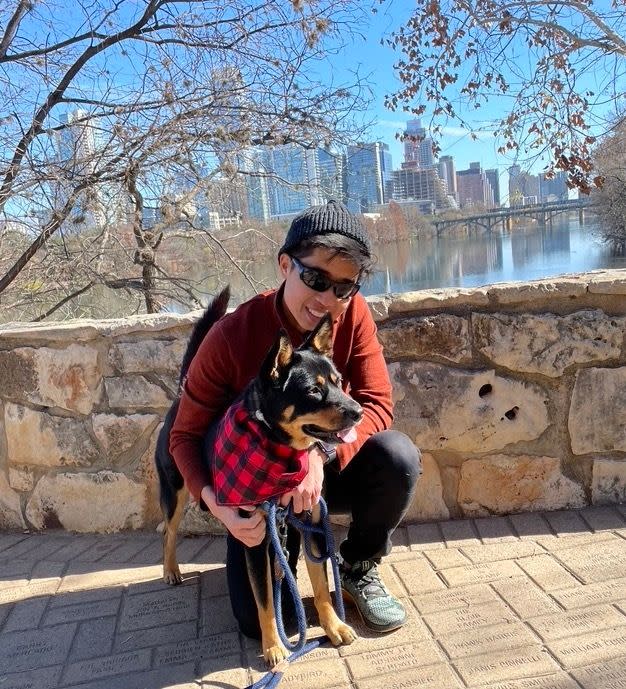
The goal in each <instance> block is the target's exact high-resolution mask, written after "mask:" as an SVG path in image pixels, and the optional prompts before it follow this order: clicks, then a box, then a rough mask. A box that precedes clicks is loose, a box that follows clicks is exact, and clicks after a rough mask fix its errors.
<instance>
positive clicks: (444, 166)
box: [439, 156, 458, 201]
mask: <svg viewBox="0 0 626 689" xmlns="http://www.w3.org/2000/svg"><path fill="white" fill-rule="evenodd" d="M439 176H440V177H441V179H445V181H446V182H447V184H448V194H450V196H453V197H454V198H455V199H456V200H457V201H458V193H457V185H456V166H455V164H454V158H453V157H452V156H441V158H439Z"/></svg>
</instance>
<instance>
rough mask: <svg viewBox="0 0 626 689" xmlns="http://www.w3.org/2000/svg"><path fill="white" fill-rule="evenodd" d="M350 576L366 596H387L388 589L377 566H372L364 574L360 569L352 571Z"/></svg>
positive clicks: (360, 591)
mask: <svg viewBox="0 0 626 689" xmlns="http://www.w3.org/2000/svg"><path fill="white" fill-rule="evenodd" d="M350 578H351V579H353V581H354V583H355V584H356V586H357V589H358V591H359V593H360V594H361V595H362V596H363V597H364V598H383V597H385V596H387V591H386V590H385V587H384V586H383V583H382V581H381V580H380V575H379V574H378V570H377V569H376V567H375V566H374V567H371V568H370V569H369V570H367V571H366V572H365V573H364V574H362V573H361V572H360V571H357V572H350Z"/></svg>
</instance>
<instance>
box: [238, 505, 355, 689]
mask: <svg viewBox="0 0 626 689" xmlns="http://www.w3.org/2000/svg"><path fill="white" fill-rule="evenodd" d="M319 507H320V521H319V523H318V524H313V522H312V519H311V517H309V518H307V519H299V518H298V517H296V516H295V514H294V513H293V508H292V506H291V505H289V507H287V508H284V507H279V506H278V505H277V503H276V501H275V500H272V501H268V500H266V501H265V502H263V503H262V504H261V509H263V510H264V511H265V512H266V514H267V529H268V533H269V539H270V544H271V546H272V548H273V549H274V557H275V563H274V564H275V573H276V576H275V578H274V610H275V615H276V626H277V628H278V635H279V637H280V640H281V641H282V643H283V644H284V646H285V648H286V649H287V651H290V653H291V655H289V657H288V658H287V659H286V660H284V661H282V662H280V663H279V664H278V665H277V666H276V667H275V668H274V669H273V670H270V671H269V672H268V673H267V674H266V675H264V676H263V677H261V679H259V680H258V681H257V682H255V683H254V684H251V685H250V686H249V687H247V689H274V688H275V687H277V686H278V684H279V683H280V681H281V679H282V677H283V674H284V673H285V670H286V669H287V666H288V665H289V664H290V663H292V662H293V661H294V660H297V659H298V658H300V657H301V656H303V655H305V654H306V653H309V652H310V651H312V650H313V649H315V648H317V647H318V646H320V645H322V644H323V643H325V642H326V641H328V640H329V639H328V637H327V636H322V637H320V638H319V639H314V640H313V641H310V642H309V643H308V644H307V643H306V616H305V614H304V605H303V604H302V598H301V596H300V594H299V592H298V585H297V582H296V578H295V577H294V575H293V572H292V571H291V567H289V562H288V557H289V553H288V551H287V548H286V540H287V525H288V524H290V525H292V526H294V527H295V528H297V529H298V530H299V531H300V532H301V533H302V534H303V536H304V549H305V553H306V556H307V557H308V558H309V559H310V560H311V561H313V562H315V563H318V564H320V563H323V562H324V561H325V560H327V559H329V560H330V562H331V566H332V570H333V579H334V582H335V610H336V612H337V615H338V617H339V618H340V619H341V620H342V621H345V610H344V606H343V599H342V596H341V581H340V578H339V564H338V562H337V556H336V555H335V540H334V538H333V534H332V530H331V527H330V522H329V520H328V506H327V505H326V502H325V500H324V499H323V498H320V500H319ZM314 535H317V536H319V537H320V538H319V539H318V542H317V545H318V546H319V543H320V542H323V543H324V544H325V552H320V555H319V556H317V555H315V553H314V552H313V543H312V537H313V536H314ZM283 539H284V540H283ZM321 550H322V549H321V546H320V551H321ZM283 578H286V580H287V588H288V589H289V594H290V595H291V597H292V599H293V602H294V606H295V609H296V617H297V620H298V639H297V641H296V642H294V643H293V644H292V643H291V642H290V641H289V639H288V638H287V634H286V632H285V628H284V624H283V615H282V606H281V597H282V580H283Z"/></svg>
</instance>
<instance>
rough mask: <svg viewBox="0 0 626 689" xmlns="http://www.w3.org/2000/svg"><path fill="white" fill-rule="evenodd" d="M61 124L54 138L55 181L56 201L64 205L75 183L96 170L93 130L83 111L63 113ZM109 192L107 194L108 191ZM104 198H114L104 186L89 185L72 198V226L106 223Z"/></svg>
mask: <svg viewBox="0 0 626 689" xmlns="http://www.w3.org/2000/svg"><path fill="white" fill-rule="evenodd" d="M59 122H60V124H61V125H63V128H62V129H60V131H59V132H58V135H57V139H56V145H57V155H56V162H57V164H58V167H59V178H58V179H57V180H56V187H57V189H56V193H57V195H58V199H57V204H58V205H59V204H60V205H63V204H65V202H66V201H67V199H68V198H69V197H70V196H71V194H72V192H73V191H74V188H75V187H76V185H77V184H78V183H79V182H80V181H81V180H83V179H84V178H85V177H87V176H88V175H91V174H93V172H94V171H95V170H96V165H97V159H96V155H95V154H96V150H97V136H96V129H95V126H94V124H93V122H92V121H91V118H90V116H89V113H88V112H87V111H86V110H81V109H77V110H73V111H70V112H67V113H64V114H62V115H61V116H60V117H59ZM107 192H109V193H107ZM107 197H113V194H112V193H110V190H107V189H105V188H104V186H103V185H96V184H94V185H90V186H89V187H87V188H86V189H85V190H84V191H83V192H82V193H81V194H80V196H79V198H78V199H77V200H76V201H75V203H74V206H73V208H72V211H71V215H70V220H72V221H73V223H74V227H75V228H77V227H80V228H81V229H83V228H85V229H86V228H89V227H92V226H94V225H96V226H102V225H104V224H105V222H106V219H107V218H106V212H105V211H106V209H107V205H108V204H107V201H106V198H107Z"/></svg>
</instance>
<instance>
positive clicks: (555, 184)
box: [539, 172, 569, 202]
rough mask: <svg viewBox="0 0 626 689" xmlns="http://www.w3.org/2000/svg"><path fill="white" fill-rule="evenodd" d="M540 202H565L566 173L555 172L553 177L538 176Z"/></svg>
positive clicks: (567, 195)
mask: <svg viewBox="0 0 626 689" xmlns="http://www.w3.org/2000/svg"><path fill="white" fill-rule="evenodd" d="M539 197H540V201H542V202H544V201H567V199H568V198H569V191H568V187H567V173H566V172H555V173H554V176H553V177H550V178H548V177H546V175H545V174H541V175H539Z"/></svg>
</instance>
